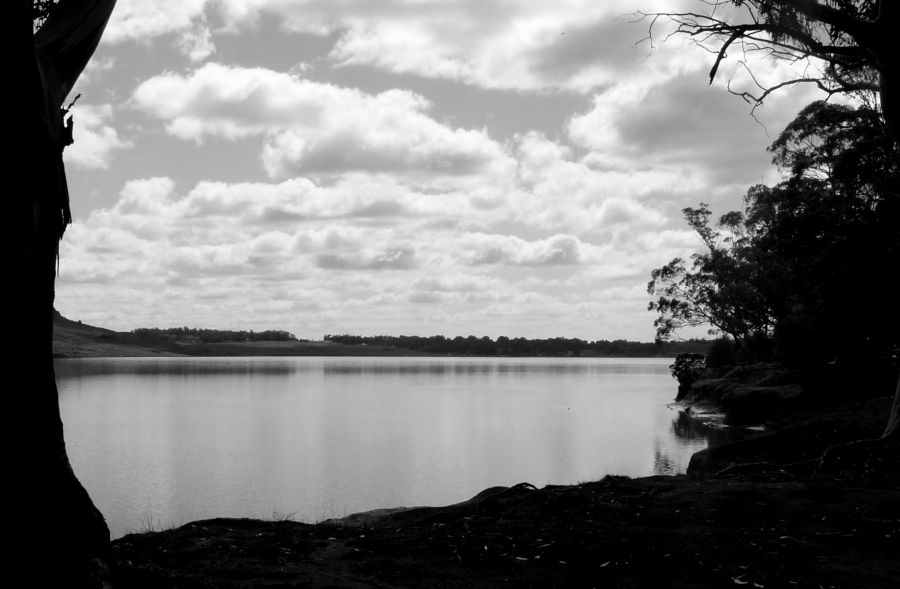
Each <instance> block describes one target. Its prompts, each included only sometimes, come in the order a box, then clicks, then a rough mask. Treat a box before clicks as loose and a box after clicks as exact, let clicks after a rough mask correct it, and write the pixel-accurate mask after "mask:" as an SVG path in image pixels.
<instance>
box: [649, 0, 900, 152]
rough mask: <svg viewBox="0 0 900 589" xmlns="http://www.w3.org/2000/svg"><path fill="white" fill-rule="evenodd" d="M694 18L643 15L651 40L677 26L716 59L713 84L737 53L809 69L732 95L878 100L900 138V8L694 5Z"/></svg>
mask: <svg viewBox="0 0 900 589" xmlns="http://www.w3.org/2000/svg"><path fill="white" fill-rule="evenodd" d="M697 4H698V10H697V11H691V12H668V13H639V14H640V15H641V16H642V17H643V18H647V19H648V20H649V21H650V33H649V34H650V38H651V40H652V39H653V36H654V34H655V32H654V27H655V26H656V25H657V24H658V23H660V20H665V21H668V22H671V23H673V24H674V26H675V30H674V33H672V34H674V35H675V36H682V37H687V38H689V39H690V40H692V41H693V42H694V43H697V44H698V45H700V46H701V47H703V48H704V49H707V50H708V51H710V52H711V53H712V54H713V55H714V56H715V57H714V60H713V63H712V66H711V67H710V72H709V77H710V83H712V81H713V80H714V79H715V77H716V75H717V73H718V71H719V68H720V65H721V64H722V63H723V61H724V60H726V59H728V58H729V56H730V52H732V51H734V52H735V53H739V54H740V55H742V56H743V59H742V63H744V64H746V63H747V57H748V56H752V55H757V56H765V57H774V58H777V59H784V60H787V61H790V62H795V63H796V62H807V63H808V65H810V66H811V69H809V68H807V69H804V70H803V73H802V74H798V75H797V76H795V77H793V78H790V79H785V80H780V81H777V82H772V83H768V84H767V83H762V82H760V81H758V80H757V78H756V77H754V76H753V72H752V69H751V70H750V75H751V77H752V79H753V81H754V82H755V83H756V89H755V90H743V91H735V93H737V94H739V95H741V96H742V97H743V98H744V99H745V100H747V101H749V102H751V103H753V104H754V105H759V104H761V103H762V102H763V101H764V100H765V98H766V97H767V96H768V95H769V94H770V93H771V92H773V91H775V90H777V89H779V88H784V87H786V86H791V85H795V84H800V83H814V84H816V85H817V86H818V87H819V88H820V89H821V90H823V91H824V92H826V93H827V94H828V95H833V94H837V93H848V92H849V93H859V92H869V93H873V92H874V93H875V94H876V95H877V96H878V97H879V99H880V105H881V108H882V110H883V114H884V117H885V119H886V120H887V123H888V126H889V127H890V129H891V130H892V133H893V135H894V136H895V137H900V90H898V88H897V86H898V84H900V65H898V63H897V60H896V59H895V58H894V57H893V55H894V51H895V49H894V36H895V34H896V33H895V31H896V30H897V25H898V24H900V4H898V3H897V2H887V1H884V0H697Z"/></svg>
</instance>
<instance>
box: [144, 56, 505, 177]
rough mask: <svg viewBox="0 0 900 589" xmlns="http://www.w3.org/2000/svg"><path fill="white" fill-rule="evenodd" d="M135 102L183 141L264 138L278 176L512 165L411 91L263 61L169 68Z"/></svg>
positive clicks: (481, 135) (479, 135) (452, 171)
mask: <svg viewBox="0 0 900 589" xmlns="http://www.w3.org/2000/svg"><path fill="white" fill-rule="evenodd" d="M133 101H134V104H135V105H136V106H137V107H138V108H140V109H142V110H144V111H145V112H147V113H149V114H151V115H153V116H155V117H158V118H160V119H163V120H165V121H167V130H168V131H169V132H170V133H171V134H173V135H175V136H176V137H179V138H181V139H188V140H193V141H198V142H199V141H202V140H204V139H205V138H207V137H211V136H212V137H222V138H225V139H239V138H243V137H249V136H256V135H258V136H264V137H265V145H264V148H263V150H262V156H261V157H262V161H263V164H264V166H265V168H266V170H267V171H268V173H269V175H270V176H272V177H286V176H291V175H297V174H307V175H308V174H312V175H333V174H339V173H342V172H351V171H352V172H397V173H418V174H427V175H429V176H431V175H451V176H452V175H468V174H478V173H482V172H491V171H493V170H494V169H502V168H503V167H504V166H509V165H511V162H510V160H509V158H508V156H507V155H506V154H505V153H504V151H503V149H502V147H501V146H500V145H499V144H497V143H496V142H494V141H493V140H491V139H490V138H489V137H488V136H487V134H486V133H485V132H483V131H479V130H467V129H459V128H457V129H453V128H450V127H448V126H446V125H443V124H441V123H438V122H437V121H435V120H434V119H432V118H431V117H429V116H428V114H427V111H428V109H429V108H430V103H429V102H428V101H427V100H426V99H425V98H424V97H422V96H421V95H418V94H415V93H413V92H410V91H407V90H388V91H385V92H382V93H379V94H367V93H364V92H361V91H359V90H356V89H351V88H341V87H338V86H334V85H331V84H325V83H318V82H311V81H308V80H304V79H300V78H298V77H296V76H294V75H291V74H284V73H279V72H274V71H271V70H267V69H263V68H238V67H227V66H223V65H220V64H215V63H208V64H206V65H204V66H203V67H201V68H199V69H197V70H196V71H194V72H192V73H191V74H190V75H188V76H182V75H178V74H172V73H170V74H163V75H160V76H156V77H154V78H151V79H150V80H147V81H145V82H143V83H142V84H141V85H140V86H138V88H137V89H136V90H135V92H134V95H133Z"/></svg>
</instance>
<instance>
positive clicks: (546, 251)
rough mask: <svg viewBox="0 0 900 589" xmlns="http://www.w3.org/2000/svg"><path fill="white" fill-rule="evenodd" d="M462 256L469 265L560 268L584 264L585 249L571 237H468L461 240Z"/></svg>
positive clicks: (464, 236) (479, 234)
mask: <svg viewBox="0 0 900 589" xmlns="http://www.w3.org/2000/svg"><path fill="white" fill-rule="evenodd" d="M460 246H461V254H462V257H463V259H464V260H466V262H467V263H469V264H474V265H480V264H513V265H521V266H562V265H569V264H579V263H581V262H583V261H585V260H584V257H585V252H584V250H585V249H586V246H585V245H584V244H582V243H581V242H580V241H579V240H578V238H577V237H574V236H572V235H553V236H551V237H548V238H546V239H539V240H535V241H526V240H524V239H521V238H519V237H516V236H514V235H497V234H493V235H491V234H484V233H470V234H466V235H463V236H461V237H460Z"/></svg>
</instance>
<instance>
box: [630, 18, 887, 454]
mask: <svg viewBox="0 0 900 589" xmlns="http://www.w3.org/2000/svg"><path fill="white" fill-rule="evenodd" d="M697 4H698V10H697V11H696V12H668V13H644V12H639V13H637V15H638V16H639V17H641V18H645V19H648V20H649V21H650V31H649V38H650V40H651V42H652V41H653V40H654V26H655V25H657V24H658V23H660V21H661V20H666V21H668V22H671V23H674V25H675V31H674V33H672V34H673V35H675V36H681V37H687V38H689V39H691V40H693V41H694V42H695V43H697V44H698V45H700V46H701V47H703V48H705V49H707V50H709V51H711V52H712V54H713V55H714V56H715V57H714V60H713V64H712V66H711V68H710V72H709V77H710V83H712V81H713V80H714V79H715V77H716V74H717V73H718V71H719V66H720V64H721V63H722V61H723V60H725V59H727V58H728V57H729V52H731V51H734V52H735V53H740V54H741V55H744V54H763V55H766V56H770V57H775V58H780V59H785V60H788V61H797V62H799V61H803V60H806V59H809V60H810V61H811V62H812V63H813V65H814V66H815V65H816V64H820V65H822V68H821V71H819V72H818V73H817V74H816V75H809V76H808V75H802V76H799V77H796V78H792V79H788V80H782V81H780V82H777V83H774V84H771V85H765V84H761V83H759V82H757V89H758V91H757V92H748V91H736V92H735V93H736V94H739V95H740V96H741V97H742V98H744V99H745V100H747V101H748V102H750V103H752V104H753V105H754V108H755V107H756V106H758V105H760V104H762V102H763V101H764V100H765V99H766V97H768V96H769V95H770V94H771V93H772V92H774V91H776V90H778V89H781V88H785V87H789V86H792V85H795V84H800V83H814V84H816V85H818V86H819V88H821V89H822V90H823V91H825V92H826V93H828V94H829V95H831V94H835V93H858V92H863V93H864V92H874V93H875V95H876V96H877V97H878V101H877V102H878V104H879V107H880V109H881V114H882V116H883V117H884V120H885V123H886V124H887V126H888V128H889V130H890V132H891V134H892V135H893V137H894V140H895V141H896V142H897V143H898V144H900V60H897V59H896V57H895V54H896V53H895V52H896V48H895V46H896V40H895V37H896V31H897V30H898V25H900V2H895V1H891V0H697ZM745 63H746V62H745ZM748 70H749V68H748ZM749 71H750V75H751V77H752V75H753V72H752V70H749ZM753 79H754V81H756V78H753ZM898 432H900V377H898V380H897V391H896V394H895V395H894V401H893V408H892V410H891V414H890V417H889V419H888V425H887V427H886V429H885V432H884V437H885V438H890V439H896V438H897V437H898V436H900V433H898Z"/></svg>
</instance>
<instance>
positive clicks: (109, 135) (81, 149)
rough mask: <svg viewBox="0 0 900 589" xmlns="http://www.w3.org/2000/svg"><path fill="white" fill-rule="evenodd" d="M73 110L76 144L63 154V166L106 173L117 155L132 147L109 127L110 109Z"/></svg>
mask: <svg viewBox="0 0 900 589" xmlns="http://www.w3.org/2000/svg"><path fill="white" fill-rule="evenodd" d="M73 110H74V112H73V118H74V119H75V125H76V126H75V129H74V137H75V143H73V144H72V145H71V146H69V147H68V148H67V149H66V150H65V152H64V154H65V157H66V162H68V163H70V164H72V165H74V166H78V167H80V168H86V169H95V170H96V169H105V168H108V167H109V165H110V163H111V162H112V159H113V156H114V154H115V152H116V151H119V150H122V149H127V148H129V147H131V146H132V144H131V143H130V142H129V141H126V140H124V139H122V138H121V137H120V136H119V132H118V131H117V130H116V129H115V128H114V127H113V126H112V120H113V108H112V105H110V104H101V105H84V104H79V105H78V106H77V107H76V108H75V109H73Z"/></svg>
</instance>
